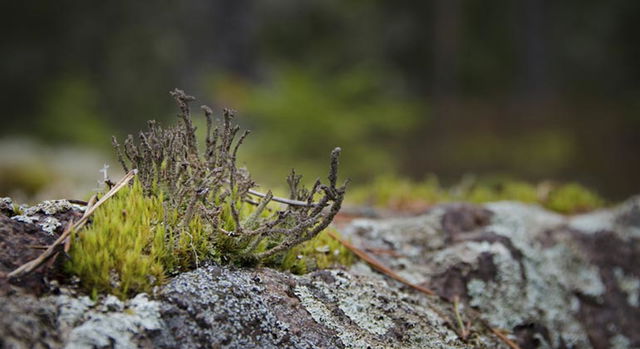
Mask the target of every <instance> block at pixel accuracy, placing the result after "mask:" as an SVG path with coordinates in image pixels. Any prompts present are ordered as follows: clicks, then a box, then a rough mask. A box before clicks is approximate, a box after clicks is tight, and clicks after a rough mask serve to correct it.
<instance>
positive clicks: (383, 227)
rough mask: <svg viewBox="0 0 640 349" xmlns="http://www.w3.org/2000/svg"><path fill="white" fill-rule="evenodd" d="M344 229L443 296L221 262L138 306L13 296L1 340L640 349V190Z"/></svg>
mask: <svg viewBox="0 0 640 349" xmlns="http://www.w3.org/2000/svg"><path fill="white" fill-rule="evenodd" d="M12 221H13V222H14V224H18V223H19V222H15V221H14V220H12ZM20 224H22V223H20ZM25 224H26V223H25ZM342 233H343V235H344V236H345V237H347V238H349V239H351V241H352V242H353V243H354V244H355V245H357V246H363V247H366V248H370V249H371V251H384V250H386V251H391V252H392V253H380V254H378V255H375V257H376V258H377V259H378V260H380V261H381V262H382V263H383V264H384V265H386V266H389V267H390V268H391V269H393V270H394V271H396V272H397V273H398V274H400V275H401V276H402V277H404V278H405V279H407V280H409V281H411V282H413V283H415V284H420V285H423V286H425V287H428V288H431V289H433V290H435V291H436V292H437V294H438V296H428V295H425V294H422V293H418V292H417V291H414V290H413V289H411V288H409V287H407V286H406V285H403V284H401V283H399V282H397V281H394V280H391V279H389V278H388V277H387V276H384V275H382V274H379V273H377V272H375V271H373V270H372V269H371V268H370V267H368V266H367V265H366V264H363V263H356V264H355V265H353V266H351V267H349V268H347V269H345V270H324V271H317V272H313V273H310V274H307V275H303V276H296V275H291V274H289V273H284V272H279V271H276V270H272V269H267V268H235V267H230V266H219V265H213V264H210V265H206V266H202V267H200V268H198V269H196V270H193V271H190V272H186V273H182V274H180V275H177V276H175V277H174V278H172V279H171V280H170V281H169V282H168V283H167V284H166V285H165V286H164V287H162V288H159V289H158V290H157V292H155V293H154V296H153V297H150V296H147V295H144V294H143V295H138V296H136V297H134V298H133V299H131V300H128V301H121V300H118V299H117V298H115V297H113V296H107V297H103V298H101V299H99V300H98V301H96V302H93V301H91V300H90V299H88V298H86V297H74V296H71V295H70V293H69V292H67V291H65V290H64V289H61V290H60V294H59V295H48V296H44V297H40V298H37V297H35V296H33V295H29V294H24V293H13V294H8V295H7V296H5V297H2V298H0V311H2V312H5V313H7V312H10V313H12V314H17V316H14V317H11V318H9V317H1V318H0V338H1V342H0V347H18V348H20V347H25V348H26V347H64V346H66V347H69V348H88V347H97V348H101V347H115V348H126V347H142V348H174V347H183V348H210V347H214V348H508V347H507V345H506V344H505V343H504V342H503V341H501V340H500V339H498V338H497V337H496V336H495V335H494V334H493V333H491V331H489V330H488V328H486V327H485V326H484V325H483V323H485V324H488V325H490V326H491V327H494V328H497V329H504V330H507V331H508V333H509V337H510V338H511V339H512V340H513V341H515V342H517V343H518V344H519V345H520V347H521V348H523V349H527V348H596V349H598V348H609V347H611V348H633V347H639V346H640V333H639V332H638V331H637V329H638V328H640V308H639V306H638V305H639V304H640V299H639V298H638V297H639V296H640V267H638V265H637V263H636V261H637V260H638V258H639V257H640V244H639V242H638V239H640V198H634V199H631V200H629V201H627V202H626V203H624V204H622V205H620V206H618V207H616V208H612V209H608V210H602V211H598V212H592V213H588V214H584V215H580V216H574V217H566V216H561V215H558V214H554V213H551V212H548V211H545V210H543V209H541V208H539V207H537V206H531V205H524V204H519V203H513V202H500V203H492V204H487V205H483V206H473V205H467V204H464V205H461V204H453V205H441V206H436V207H434V208H432V209H431V210H429V211H428V212H427V213H425V214H423V215H421V216H418V217H412V218H398V219H382V220H372V219H366V220H365V219H363V220H356V221H353V222H352V223H351V224H350V225H348V226H347V227H346V228H344V229H343V231H342ZM454 301H455V302H456V304H457V309H454V308H453V306H452V303H453V302H454ZM456 310H457V313H458V315H456ZM458 317H459V319H460V321H461V322H463V323H464V325H463V326H464V327H465V330H468V331H469V334H468V335H467V336H466V338H461V337H460V336H459V333H461V332H462V330H461V328H460V325H459V321H458V320H457V319H458ZM480 319H482V320H480ZM27 329H28V330H27Z"/></svg>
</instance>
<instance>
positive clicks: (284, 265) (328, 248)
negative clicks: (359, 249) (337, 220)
mask: <svg viewBox="0 0 640 349" xmlns="http://www.w3.org/2000/svg"><path fill="white" fill-rule="evenodd" d="M329 229H331V228H329ZM332 232H333V233H334V234H336V235H338V236H339V235H340V234H339V233H338V232H337V231H335V230H332ZM279 258H280V260H278V265H277V266H278V267H279V268H280V269H283V270H288V271H290V272H292V273H294V274H305V273H308V272H310V271H313V270H317V269H328V268H331V267H335V266H348V265H351V264H353V262H354V255H353V254H352V253H351V251H349V249H347V248H346V247H344V245H342V244H341V243H340V242H339V241H337V240H336V239H334V238H332V237H331V236H330V235H329V234H328V233H327V230H325V231H323V232H321V233H320V234H318V235H316V237H314V238H313V239H311V240H309V241H307V242H305V243H302V244H300V245H298V246H296V247H294V248H292V249H290V250H289V251H287V253H285V254H284V255H282V256H280V257H279Z"/></svg>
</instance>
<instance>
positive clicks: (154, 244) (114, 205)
mask: <svg viewBox="0 0 640 349" xmlns="http://www.w3.org/2000/svg"><path fill="white" fill-rule="evenodd" d="M163 200H164V198H163V195H162V194H161V193H159V194H158V195H151V196H145V195H143V190H142V186H141V185H140V183H139V182H138V181H135V182H134V183H133V185H132V186H127V187H125V188H123V189H122V190H121V191H120V192H118V194H116V195H115V196H114V197H112V198H111V199H109V200H107V201H106V202H105V203H104V204H103V205H102V206H100V207H99V208H98V209H97V210H96V212H95V213H94V214H93V216H92V222H91V224H90V225H88V226H87V227H86V228H85V229H83V230H81V231H79V232H77V233H76V234H75V236H74V239H73V243H72V245H71V250H70V255H71V260H70V261H69V262H68V263H67V264H66V270H67V271H68V272H70V273H72V274H75V275H77V276H79V277H80V280H81V283H82V286H83V287H84V288H85V289H87V290H88V291H90V292H91V294H92V295H94V296H95V295H97V294H98V293H103V292H109V293H112V294H115V295H117V296H119V297H126V296H127V295H130V294H135V293H137V292H149V291H150V290H151V288H152V287H153V286H156V285H159V284H161V283H162V281H163V280H164V279H165V277H166V275H167V274H168V273H170V272H173V271H176V270H180V269H186V268H188V267H190V266H192V265H194V264H195V263H197V262H198V261H202V260H204V259H205V258H207V256H208V255H209V253H210V242H209V240H208V236H209V235H208V234H207V232H205V231H204V229H203V225H202V224H201V222H200V219H199V218H196V219H194V220H192V221H191V223H190V226H189V227H188V229H184V230H182V231H179V232H172V231H170V230H168V229H166V226H167V225H175V223H176V222H175V220H176V219H177V217H178V216H177V214H176V213H175V212H167V214H166V215H165V211H164V207H163Z"/></svg>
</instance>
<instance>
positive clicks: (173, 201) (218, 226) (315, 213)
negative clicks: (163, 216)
mask: <svg viewBox="0 0 640 349" xmlns="http://www.w3.org/2000/svg"><path fill="white" fill-rule="evenodd" d="M171 95H172V96H173V98H174V99H175V100H176V103H177V105H178V108H179V110H180V112H179V114H178V118H179V119H180V120H181V123H179V124H178V125H176V126H173V127H169V128H162V127H161V126H159V125H158V124H157V123H156V122H154V121H150V122H149V128H148V130H147V131H143V132H140V133H139V135H138V137H137V138H138V142H136V141H135V140H134V137H133V136H131V135H129V136H128V137H127V138H126V139H125V141H124V144H122V145H121V144H120V143H119V142H118V140H117V139H116V138H115V137H114V138H113V146H114V148H115V151H116V153H117V156H118V161H119V162H120V164H121V165H122V167H123V168H124V169H125V170H128V169H129V168H135V169H137V170H138V171H139V179H140V181H141V183H142V185H143V188H144V192H145V194H147V195H153V194H154V193H158V191H162V192H164V193H165V196H164V197H165V198H166V199H165V200H167V205H168V208H170V209H174V210H177V212H178V213H179V215H180V217H181V227H171V229H174V230H175V231H177V232H180V231H185V229H184V228H185V227H189V223H190V222H191V221H192V220H193V219H194V218H195V217H201V218H203V221H205V222H207V224H208V229H209V231H210V233H211V234H212V241H218V242H221V244H222V245H224V246H223V247H222V245H220V246H221V247H220V249H219V251H218V253H220V254H222V255H223V256H225V257H228V258H232V259H233V258H236V259H240V260H253V261H262V260H264V259H267V258H270V257H272V256H274V255H276V254H278V253H280V252H284V251H286V250H288V249H289V248H291V247H293V246H295V245H298V244H300V243H302V242H305V241H307V240H309V239H311V238H313V237H314V236H316V235H317V234H318V233H320V232H321V231H322V230H323V229H325V228H326V227H327V226H328V225H329V224H330V223H331V221H332V220H333V218H334V217H335V215H336V214H337V213H338V211H339V210H340V207H341V205H342V201H343V199H344V195H345V190H346V183H345V184H344V185H341V186H338V184H337V177H338V158H339V155H340V148H336V149H334V150H333V151H332V152H331V157H330V169H329V174H328V178H327V179H328V184H322V183H321V182H320V181H319V180H317V181H316V183H315V185H314V186H313V187H312V188H311V189H310V190H309V189H306V188H303V187H302V186H300V177H301V176H299V175H296V174H295V172H293V173H292V175H290V176H289V178H288V179H287V181H288V183H289V187H290V191H291V193H290V197H289V198H279V197H275V196H273V195H272V194H271V193H270V192H269V193H267V194H263V193H260V192H258V191H256V190H254V187H255V186H256V185H255V183H254V182H253V180H252V179H251V177H250V175H249V172H248V171H247V170H246V169H245V168H240V167H238V166H237V164H236V160H237V153H238V149H239V147H240V146H241V145H242V142H243V141H244V139H245V137H247V135H248V134H249V132H243V133H242V134H241V136H239V137H236V136H237V135H238V133H239V130H240V128H239V126H237V125H233V124H232V120H233V118H234V112H233V111H232V110H229V109H225V110H224V111H223V113H222V118H221V121H220V122H216V121H215V120H214V119H213V111H212V110H211V108H209V107H207V106H202V107H201V109H202V110H203V111H204V116H205V118H206V121H207V129H206V137H205V145H204V152H203V153H202V154H201V153H200V152H199V151H198V145H197V139H196V136H195V130H196V128H195V126H194V125H193V122H192V119H191V110H190V107H189V103H190V102H192V101H194V100H195V98H194V97H192V96H189V95H187V94H185V93H184V91H182V90H179V89H175V90H173V91H171ZM251 196H254V197H258V198H260V200H259V202H254V201H253V200H251ZM272 203H280V204H284V206H279V207H278V209H277V210H275V211H274V209H275V208H273V209H271V210H269V209H267V206H268V205H270V204H272ZM270 212H272V213H270Z"/></svg>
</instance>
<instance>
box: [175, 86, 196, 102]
mask: <svg viewBox="0 0 640 349" xmlns="http://www.w3.org/2000/svg"><path fill="white" fill-rule="evenodd" d="M169 94H170V95H171V96H172V97H173V98H175V99H176V100H179V101H182V102H193V101H195V100H196V97H194V96H189V95H188V94H186V93H184V91H183V90H181V89H179V88H174V89H173V91H170V92H169Z"/></svg>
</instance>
